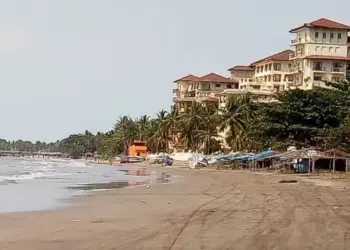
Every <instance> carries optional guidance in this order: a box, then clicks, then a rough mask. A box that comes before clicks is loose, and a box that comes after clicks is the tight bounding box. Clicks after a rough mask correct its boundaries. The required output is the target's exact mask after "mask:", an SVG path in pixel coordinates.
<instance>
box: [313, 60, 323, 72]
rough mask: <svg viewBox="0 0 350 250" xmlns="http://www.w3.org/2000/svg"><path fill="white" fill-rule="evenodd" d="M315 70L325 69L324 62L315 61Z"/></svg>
mask: <svg viewBox="0 0 350 250" xmlns="http://www.w3.org/2000/svg"><path fill="white" fill-rule="evenodd" d="M313 69H314V70H318V71H321V70H323V69H324V68H323V67H322V62H315V63H314V68H313Z"/></svg>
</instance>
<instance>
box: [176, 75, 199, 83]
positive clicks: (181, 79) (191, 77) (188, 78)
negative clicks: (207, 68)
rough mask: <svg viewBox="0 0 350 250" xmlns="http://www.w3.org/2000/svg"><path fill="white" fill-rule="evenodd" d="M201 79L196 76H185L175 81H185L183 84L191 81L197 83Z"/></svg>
mask: <svg viewBox="0 0 350 250" xmlns="http://www.w3.org/2000/svg"><path fill="white" fill-rule="evenodd" d="M198 79H199V78H198V77H197V76H194V75H187V76H184V77H182V78H180V79H177V80H175V81H174V82H180V81H183V82H191V81H195V80H198Z"/></svg>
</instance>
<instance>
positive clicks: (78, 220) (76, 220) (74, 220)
mask: <svg viewBox="0 0 350 250" xmlns="http://www.w3.org/2000/svg"><path fill="white" fill-rule="evenodd" d="M72 222H80V220H72Z"/></svg>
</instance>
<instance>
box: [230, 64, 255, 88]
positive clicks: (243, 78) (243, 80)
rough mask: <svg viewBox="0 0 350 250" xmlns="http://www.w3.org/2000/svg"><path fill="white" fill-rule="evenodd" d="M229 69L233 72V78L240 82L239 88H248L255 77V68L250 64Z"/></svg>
mask: <svg viewBox="0 0 350 250" xmlns="http://www.w3.org/2000/svg"><path fill="white" fill-rule="evenodd" d="M228 71H229V72H230V73H231V79H232V80H233V81H236V82H238V84H239V89H247V88H249V87H250V84H251V83H252V82H253V79H254V68H253V67H250V66H242V65H237V66H234V67H232V68H230V69H228Z"/></svg>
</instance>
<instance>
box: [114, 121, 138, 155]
mask: <svg viewBox="0 0 350 250" xmlns="http://www.w3.org/2000/svg"><path fill="white" fill-rule="evenodd" d="M114 129H115V133H114V135H113V136H112V139H113V140H116V141H115V142H114V143H115V144H116V143H122V144H123V153H124V154H127V152H128V148H129V146H130V145H132V143H133V142H134V140H136V139H137V136H138V129H137V124H136V123H135V122H134V121H133V120H132V118H130V117H128V116H123V117H120V118H119V120H117V122H116V124H115V125H114Z"/></svg>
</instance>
